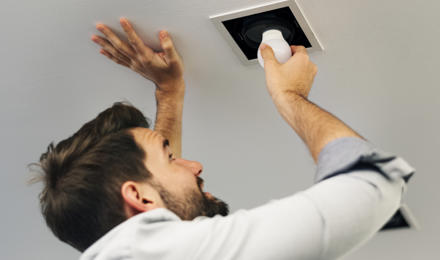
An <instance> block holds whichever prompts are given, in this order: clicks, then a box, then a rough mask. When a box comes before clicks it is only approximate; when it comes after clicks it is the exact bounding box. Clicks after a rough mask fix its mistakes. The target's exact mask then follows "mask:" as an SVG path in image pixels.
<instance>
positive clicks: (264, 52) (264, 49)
mask: <svg viewBox="0 0 440 260" xmlns="http://www.w3.org/2000/svg"><path fill="white" fill-rule="evenodd" d="M262 45H263V44H262ZM260 51H261V57H263V60H264V64H274V65H279V62H278V60H277V59H276V58H275V54H274V52H273V50H272V47H270V46H269V45H267V44H264V46H260Z"/></svg>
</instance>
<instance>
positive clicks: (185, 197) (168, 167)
mask: <svg viewBox="0 0 440 260" xmlns="http://www.w3.org/2000/svg"><path fill="white" fill-rule="evenodd" d="M132 133H133V135H134V137H135V140H136V142H137V143H138V144H139V145H140V146H141V147H142V148H143V149H144V151H145V153H146V154H147V155H146V159H145V160H144V163H145V166H146V167H147V169H148V171H149V172H151V174H152V175H153V179H152V180H153V181H152V183H151V184H152V186H153V187H154V188H155V189H156V190H157V192H158V193H159V195H160V197H161V199H162V201H163V204H164V205H165V207H166V208H167V209H169V210H171V211H173V212H174V213H175V214H176V215H178V216H179V217H180V218H181V219H182V220H192V219H194V218H195V217H198V216H208V217H213V216H215V215H216V214H220V215H222V216H226V215H228V213H229V207H228V205H227V204H226V203H225V202H223V201H221V200H220V199H218V198H216V197H214V196H212V195H211V194H210V193H208V192H203V179H202V178H200V177H199V175H200V174H201V172H202V170H203V166H202V165H201V164H200V163H199V162H195V161H189V160H185V159H182V158H174V157H173V155H172V152H171V150H170V148H169V146H168V141H167V140H166V139H165V138H163V137H162V136H161V135H160V134H159V133H158V132H155V131H152V130H150V129H147V128H140V127H138V128H134V129H133V130H132Z"/></svg>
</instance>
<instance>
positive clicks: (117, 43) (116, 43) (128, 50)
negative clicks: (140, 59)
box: [96, 24, 135, 58]
mask: <svg viewBox="0 0 440 260" xmlns="http://www.w3.org/2000/svg"><path fill="white" fill-rule="evenodd" d="M96 29H98V30H99V31H101V32H102V33H103V34H104V35H105V36H106V37H107V39H108V40H109V41H110V42H111V44H112V45H113V47H115V48H116V49H118V50H119V51H120V52H122V53H124V54H125V55H127V56H128V57H131V58H134V57H135V53H134V50H133V48H132V47H131V46H130V45H128V44H127V43H125V42H123V41H121V39H119V37H118V36H116V34H114V33H113V31H112V30H111V29H110V28H108V27H107V26H105V25H104V24H97V25H96Z"/></svg>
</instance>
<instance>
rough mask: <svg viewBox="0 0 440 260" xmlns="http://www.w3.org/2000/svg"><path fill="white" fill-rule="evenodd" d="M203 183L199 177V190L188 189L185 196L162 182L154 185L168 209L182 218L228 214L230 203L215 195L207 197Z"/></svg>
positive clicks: (190, 218)
mask: <svg viewBox="0 0 440 260" xmlns="http://www.w3.org/2000/svg"><path fill="white" fill-rule="evenodd" d="M202 183H203V179H201V178H200V177H197V185H198V186H199V191H194V190H191V191H186V192H185V195H184V197H183V198H181V197H178V196H176V195H175V194H174V193H172V192H170V191H168V190H167V189H166V188H165V187H163V186H162V185H161V184H158V183H156V184H155V185H154V186H155V188H156V189H157V191H158V192H159V195H160V197H161V199H162V201H163V202H164V204H165V206H166V207H167V209H169V210H171V211H172V212H174V213H175V214H176V215H177V216H179V217H180V218H181V219H182V220H193V219H194V218H196V217H199V216H206V217H213V216H215V215H217V214H220V215H222V216H227V215H228V214H229V206H228V204H227V203H225V202H224V201H222V200H220V199H218V198H216V197H214V196H213V198H208V197H206V195H205V194H204V193H203V192H202V188H201V186H200V185H201V184H202Z"/></svg>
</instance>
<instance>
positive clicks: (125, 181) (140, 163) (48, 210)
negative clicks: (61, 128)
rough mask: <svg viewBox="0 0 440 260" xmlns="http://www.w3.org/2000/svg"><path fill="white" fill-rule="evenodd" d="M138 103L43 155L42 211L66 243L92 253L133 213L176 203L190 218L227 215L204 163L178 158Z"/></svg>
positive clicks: (117, 108)
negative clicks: (204, 174) (207, 187)
mask: <svg viewBox="0 0 440 260" xmlns="http://www.w3.org/2000/svg"><path fill="white" fill-rule="evenodd" d="M148 127H149V123H148V121H147V119H146V118H145V117H144V116H143V114H142V113H141V112H140V111H139V110H137V109H136V108H134V107H132V106H130V105H125V104H122V103H115V104H114V105H113V106H112V107H111V108H108V109H107V110H105V111H103V112H102V113H100V114H99V115H98V116H97V117H96V118H95V119H93V120H92V121H90V122H88V123H86V124H85V125H84V126H83V127H81V129H80V130H78V132H76V133H75V134H74V135H73V136H71V137H69V138H67V139H66V140H63V141H61V142H60V143H58V145H56V146H54V145H53V144H50V145H49V147H48V150H47V152H46V153H43V154H42V155H41V158H40V166H41V168H42V170H43V176H42V179H43V180H44V184H45V186H44V189H43V191H42V192H41V194H40V203H41V210H42V213H43V215H44V217H45V219H46V223H47V225H48V226H49V227H50V228H51V230H52V231H53V232H54V234H55V235H56V236H57V237H58V238H59V239H60V240H62V241H64V242H66V243H68V244H70V245H72V246H73V247H75V248H76V249H78V250H80V251H84V250H85V249H86V248H87V247H89V246H90V245H91V244H92V243H94V242H95V241H96V240H97V239H99V238H100V237H101V236H103V235H104V234H105V233H107V232H108V231H109V230H110V229H112V228H113V227H115V226H116V225H118V224H120V223H121V222H123V221H124V220H126V219H127V218H129V217H131V216H133V215H136V214H138V213H141V212H146V211H149V210H153V209H155V208H168V209H169V210H171V211H173V212H174V213H175V214H176V215H178V216H179V217H180V218H182V219H183V220H192V219H194V218H195V217H197V216H214V215H216V214H221V215H227V214H228V212H229V211H228V206H227V204H226V203H224V202H222V201H221V200H219V199H217V198H215V197H213V196H212V195H210V194H206V193H203V192H202V184H203V180H202V179H201V178H200V177H199V175H200V173H201V171H202V166H201V164H199V163H197V162H194V161H187V160H184V159H181V158H172V155H171V152H170V149H169V147H168V145H167V142H168V141H167V140H166V139H164V138H163V137H162V136H161V135H160V134H158V133H157V132H155V131H152V130H150V129H148Z"/></svg>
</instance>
